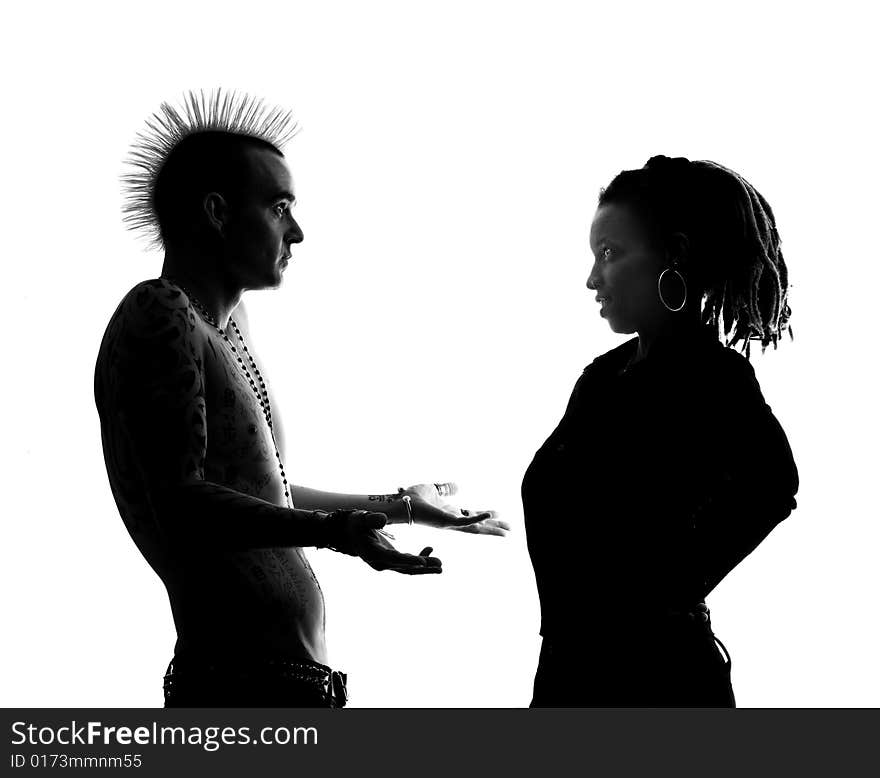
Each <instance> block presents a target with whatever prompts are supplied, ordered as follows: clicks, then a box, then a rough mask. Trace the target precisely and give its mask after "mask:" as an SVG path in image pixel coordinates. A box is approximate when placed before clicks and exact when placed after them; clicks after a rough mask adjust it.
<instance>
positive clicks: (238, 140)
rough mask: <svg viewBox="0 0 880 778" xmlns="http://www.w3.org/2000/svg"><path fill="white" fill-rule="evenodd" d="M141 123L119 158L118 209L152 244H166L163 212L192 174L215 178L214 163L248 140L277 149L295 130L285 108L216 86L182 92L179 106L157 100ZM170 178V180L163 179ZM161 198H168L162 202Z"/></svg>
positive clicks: (176, 202) (179, 198)
mask: <svg viewBox="0 0 880 778" xmlns="http://www.w3.org/2000/svg"><path fill="white" fill-rule="evenodd" d="M146 124H147V127H146V129H145V130H143V131H141V132H139V133H138V134H137V136H136V139H135V142H134V143H133V144H132V146H131V148H130V149H129V153H128V156H127V157H126V159H125V165H126V172H125V173H124V174H123V175H122V185H123V197H124V201H123V206H122V213H123V222H124V223H125V224H126V226H127V227H129V228H130V229H132V230H135V231H137V232H139V233H141V234H142V235H145V236H146V237H147V239H148V240H149V241H150V244H151V245H152V246H155V247H162V246H164V245H166V244H167V239H168V237H169V234H170V233H171V231H172V229H171V228H170V227H169V224H168V222H169V221H170V219H169V217H167V216H166V214H165V213H164V212H163V211H168V210H170V208H169V207H168V206H171V205H173V206H180V205H181V203H182V201H183V199H184V197H183V196H182V195H181V194H179V190H181V189H185V188H186V187H187V186H188V185H189V184H191V183H192V181H191V179H192V178H193V177H194V174H195V176H196V177H198V174H203V176H207V177H210V176H211V175H213V176H214V177H215V178H216V177H217V176H218V175H219V174H218V172H217V171H216V168H217V167H218V162H219V163H220V164H219V167H223V164H222V163H223V162H224V161H225V160H226V159H228V158H229V157H230V156H235V154H236V153H240V151H241V149H242V147H243V146H246V145H248V144H249V145H252V146H260V147H263V148H271V149H272V150H274V151H276V152H278V153H280V150H281V147H283V146H284V144H286V143H287V142H288V141H289V140H290V139H291V138H292V137H293V136H294V135H296V134H297V132H299V130H300V126H299V124H298V123H297V122H296V120H295V119H294V118H293V113H292V112H291V111H288V110H284V109H283V108H279V107H273V106H268V105H266V104H265V102H264V101H263V100H262V99H260V98H256V97H252V96H250V95H247V94H245V93H242V92H236V91H235V90H232V91H227V90H222V89H214V90H211V91H209V92H205V91H203V90H200V91H189V92H186V93H184V97H183V102H182V104H181V105H180V106H179V107H177V106H174V105H171V104H169V103H167V102H165V103H162V105H161V106H160V107H159V110H158V111H157V112H156V113H154V114H153V115H152V116H151V117H150V118H149V119H147V122H146ZM186 149H189V151H190V152H191V153H184V151H185V150H186ZM181 157H191V158H196V161H195V162H193V160H192V159H185V160H183V161H181V159H180V158H181ZM175 171H176V175H175ZM170 178H174V179H175V180H174V181H173V182H172V181H171V180H169V181H167V182H166V181H165V180H164V179H170ZM163 184H165V186H163ZM184 194H186V193H184ZM165 200H168V201H173V202H171V203H169V204H168V205H167V206H166V205H165V204H164V201H165ZM163 206H164V207H163Z"/></svg>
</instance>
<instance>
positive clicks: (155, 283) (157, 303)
mask: <svg viewBox="0 0 880 778" xmlns="http://www.w3.org/2000/svg"><path fill="white" fill-rule="evenodd" d="M188 308H191V303H190V300H189V297H187V295H186V292H184V291H183V289H181V288H180V287H179V286H177V284H175V283H173V282H172V281H169V280H168V279H167V278H150V279H147V280H146V281H140V282H139V283H137V284H135V285H134V286H133V287H132V288H131V289H129V291H128V292H126V294H125V296H124V297H123V298H122V302H121V303H120V305H119V310H120V312H126V313H127V312H130V311H137V310H142V311H151V312H153V313H154V314H157V315H159V314H161V312H162V311H163V310H167V311H184V310H187V309H188Z"/></svg>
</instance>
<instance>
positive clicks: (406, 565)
mask: <svg viewBox="0 0 880 778" xmlns="http://www.w3.org/2000/svg"><path fill="white" fill-rule="evenodd" d="M325 521H328V522H332V529H331V538H332V539H331V541H330V543H329V546H330V548H332V549H333V550H335V551H340V552H341V553H343V554H348V555H349V556H358V557H360V558H361V559H363V560H364V562H366V563H367V564H368V565H369V566H370V567H372V568H373V569H374V570H394V571H395V572H396V573H404V574H406V575H425V574H427V573H441V572H443V563H442V562H441V561H440V560H439V559H437V557H433V556H431V552H432V551H433V549H432V548H430V547H428V548H424V549H422V552H421V553H420V554H419V555H418V556H416V555H415V554H402V553H401V552H400V551H398V550H397V549H396V548H394V546H392V545H391V543H390V542H389V541H388V538H387V536H385V535H384V534H383V533H381V532H380V530H381V529H382V527H384V526H385V522H386V521H387V519H386V517H385V514H384V513H371V512H369V511H334V512H333V513H331V514H330V516H328V517H327V519H325Z"/></svg>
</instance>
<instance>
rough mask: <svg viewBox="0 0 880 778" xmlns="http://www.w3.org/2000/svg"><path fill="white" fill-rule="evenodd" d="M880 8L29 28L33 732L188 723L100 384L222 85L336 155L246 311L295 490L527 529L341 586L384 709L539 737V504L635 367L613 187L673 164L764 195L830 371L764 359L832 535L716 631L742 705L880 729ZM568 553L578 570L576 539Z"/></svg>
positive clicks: (84, 22)
mask: <svg viewBox="0 0 880 778" xmlns="http://www.w3.org/2000/svg"><path fill="white" fill-rule="evenodd" d="M866 5H867V4H859V3H846V2H838V3H835V4H833V6H831V7H832V8H833V12H832V11H822V10H817V8H816V7H815V6H813V5H812V4H800V5H795V4H791V3H739V4H737V5H734V4H706V3H677V4H669V3H662V4H661V3H652V4H649V3H644V4H642V3H622V2H615V3H611V2H605V3H601V4H596V6H595V7H592V8H588V7H587V5H586V4H584V3H570V4H566V3H552V2H546V1H545V2H540V3H538V2H531V3H515V2H505V3H488V2H474V0H471V1H470V2H466V3H457V2H449V1H448V0H447V2H443V3H430V4H429V3H413V2H399V3H391V2H372V3H355V2H350V3H340V2H327V1H326V0H324V1H322V2H320V3H318V2H312V3H308V4H305V3H303V4H298V3H289V2H288V3H281V4H278V3H272V4H265V5H263V4H257V3H247V4H245V3H223V2H211V3H181V2H174V3H165V2H153V3H151V4H150V10H149V11H145V10H144V11H141V10H140V9H143V8H146V6H145V5H143V4H139V5H138V6H137V8H138V10H135V6H134V5H133V4H124V3H118V4H110V3H106V4H98V3H88V2H80V3H57V2H48V3H46V2H44V3H39V4H33V5H28V6H25V5H23V4H17V6H16V10H14V11H8V10H7V11H6V14H5V17H6V18H5V20H4V24H3V32H2V41H0V43H2V46H0V58H2V63H0V64H2V72H3V76H2V78H3V81H4V84H3V103H4V108H3V114H4V118H3V122H2V129H0V133H2V136H3V143H2V152H3V165H2V180H3V186H2V220H3V221H2V224H3V227H2V235H3V241H2V244H0V249H2V255H3V276H4V303H5V311H4V313H5V315H4V317H3V324H4V329H5V337H4V346H5V355H4V360H3V362H4V378H3V389H2V391H3V405H2V410H3V453H2V456H3V466H2V472H3V474H4V487H3V508H2V512H3V517H4V518H3V522H2V526H3V541H2V573H0V574H2V577H3V578H2V583H3V613H2V616H3V621H2V623H3V625H4V632H5V637H4V640H3V641H2V648H0V651H2V661H0V667H2V677H0V687H2V689H3V699H2V704H3V705H7V706H159V705H161V699H162V698H161V678H162V675H163V673H164V670H165V666H166V664H167V662H168V660H169V658H170V656H171V652H172V647H173V640H174V632H173V627H172V622H171V616H170V610H169V608H168V604H167V598H166V595H165V592H164V589H163V586H162V585H161V583H160V581H159V580H158V578H156V577H155V575H154V574H153V573H152V571H151V570H150V569H149V568H148V566H147V565H146V563H145V562H144V561H143V560H142V559H141V557H140V555H139V554H138V552H137V550H136V549H135V547H134V545H133V544H132V543H131V541H130V540H129V538H128V536H127V535H126V532H125V529H124V527H123V525H122V522H121V520H120V519H119V517H118V514H117V513H116V509H115V506H114V503H113V501H112V497H111V494H110V489H109V487H108V484H107V480H106V475H105V472H104V464H103V460H102V455H101V447H100V438H99V428H98V419H97V414H96V412H95V409H94V403H93V399H92V384H91V382H92V373H93V368H94V360H95V356H96V354H97V349H98V344H99V342H100V338H101V335H102V333H103V330H104V327H105V325H106V322H107V320H108V318H109V316H110V315H111V313H112V312H113V310H114V308H115V306H116V305H117V303H118V302H119V300H120V299H121V297H122V296H123V294H124V293H125V292H126V291H127V290H128V289H129V288H130V287H131V286H133V285H134V284H135V283H136V282H138V281H140V280H142V279H144V278H149V277H155V276H156V275H158V273H159V270H160V267H161V255H160V254H158V253H155V252H153V253H150V252H147V251H145V250H144V249H143V247H142V245H141V244H140V243H138V241H137V240H136V239H135V238H134V236H133V235H131V234H130V233H127V232H126V231H125V230H124V229H123V227H122V225H121V220H120V214H119V207H120V194H119V180H118V177H119V174H120V172H121V169H122V168H121V160H122V158H123V156H124V155H125V152H126V149H127V147H128V144H129V143H130V142H131V140H132V139H133V137H134V134H135V132H136V131H138V130H139V129H140V128H141V127H142V123H143V120H144V119H145V118H146V117H147V116H148V115H149V114H150V113H151V112H152V111H154V110H155V109H156V108H157V107H158V105H159V103H160V102H161V101H162V100H164V99H175V98H176V97H178V96H179V95H180V93H181V92H182V91H183V90H184V89H187V88H193V87H196V88H199V87H205V88H210V87H214V86H225V87H237V88H240V89H245V90H248V91H250V92H252V93H255V94H258V95H261V96H264V97H266V98H268V99H269V100H271V101H273V102H275V103H280V104H282V105H284V106H289V107H291V108H293V109H294V110H295V111H296V113H297V115H298V116H299V118H300V120H301V123H302V125H303V127H304V130H303V132H302V133H301V134H300V135H299V136H298V137H297V138H296V139H295V140H294V141H293V143H292V144H291V146H290V147H289V153H288V158H289V160H290V164H291V167H292V169H293V172H294V177H295V181H296V186H297V191H298V196H299V198H300V205H299V206H298V209H297V218H298V219H299V221H300V223H301V225H302V227H303V229H304V232H305V235H306V239H305V242H304V243H303V244H302V245H301V246H300V247H298V248H297V249H296V250H295V253H294V262H293V263H292V264H291V266H290V268H289V269H288V270H287V272H286V278H285V283H284V286H283V287H282V289H281V290H280V291H278V292H275V293H272V292H263V293H252V294H251V295H250V296H249V298H248V305H249V309H250V315H251V325H252V331H253V335H254V337H255V338H256V339H257V340H258V342H259V347H260V351H261V353H262V356H263V359H264V361H266V362H267V363H268V365H269V369H268V371H267V372H268V377H269V379H270V381H271V383H272V385H273V388H274V391H275V393H276V394H277V395H278V396H279V398H281V399H280V403H281V404H282V405H283V412H284V416H285V420H286V428H287V437H288V459H289V460H290V461H289V472H291V473H293V474H295V475H294V478H295V480H296V481H297V482H299V483H303V484H306V485H309V486H314V487H318V488H326V489H333V490H340V491H387V490H393V489H395V488H396V487H398V486H403V485H406V484H409V483H415V482H419V481H435V480H444V479H454V480H457V481H458V482H459V483H460V485H461V486H462V492H461V502H462V504H464V505H465V506H466V507H472V508H484V507H492V508H495V509H496V510H498V511H500V513H501V514H502V516H503V517H504V518H506V519H507V520H508V521H509V522H511V524H512V525H513V528H514V530H513V532H512V534H511V535H510V537H509V538H507V539H498V538H480V537H470V536H466V535H457V534H455V533H450V532H446V533H438V532H428V531H423V530H418V529H416V530H402V531H400V533H399V534H398V538H399V540H400V545H401V546H402V547H403V548H404V549H406V550H417V549H418V548H420V547H421V546H422V545H427V544H430V545H432V546H434V548H435V549H436V554H437V555H438V556H440V557H441V558H442V559H443V562H444V572H443V575H442V576H436V577H429V578H421V579H410V578H405V577H401V576H395V575H394V574H392V573H384V574H379V573H375V572H373V571H372V570H369V569H368V568H366V566H364V565H362V564H361V563H360V562H359V561H358V560H355V559H352V558H342V557H338V556H336V555H334V554H333V553H332V552H329V551H323V552H315V553H313V554H312V558H313V560H314V565H315V567H316V570H317V572H318V575H319V577H320V579H321V581H322V584H323V588H324V592H325V595H326V599H327V609H328V616H327V628H328V643H329V648H330V660H331V662H332V663H333V664H334V665H335V666H337V667H340V668H342V669H344V670H346V671H347V672H348V673H349V674H350V680H351V691H352V705H355V706H362V707H385V706H427V707H434V706H437V707H441V706H464V707H469V706H485V707H488V706H522V705H526V704H527V703H528V701H529V699H530V691H531V681H532V676H533V672H534V667H535V663H536V659H537V651H538V647H539V639H538V636H537V631H538V618H539V614H538V603H537V595H536V592H535V587H534V579H533V575H532V570H531V566H530V564H529V559H528V555H527V553H526V548H525V535H524V531H523V525H522V512H521V506H520V502H519V487H520V482H521V479H522V475H523V472H524V470H525V468H526V466H527V465H528V463H529V461H530V459H531V456H532V454H533V452H534V450H535V449H536V448H537V447H538V446H539V445H540V444H541V443H542V442H543V440H544V438H545V437H546V435H547V434H549V432H550V431H551V429H552V428H553V426H554V425H555V424H556V422H557V420H558V418H559V416H560V415H561V413H562V410H563V408H564V405H565V402H566V401H567V399H568V395H569V393H570V391H571V387H572V385H573V383H574V381H575V379H576V378H577V376H578V375H579V373H580V371H581V369H582V368H583V366H584V365H585V364H586V363H588V362H589V361H591V360H592V359H593V358H594V357H595V356H596V355H598V354H599V353H602V352H604V351H606V350H608V349H609V348H611V347H613V346H615V345H617V344H618V343H620V342H622V340H623V339H625V337H629V336H621V335H616V334H614V333H612V332H610V330H609V329H608V327H607V325H606V323H605V321H604V320H602V319H601V318H600V317H599V316H598V312H597V308H596V306H595V303H594V302H593V300H592V295H590V294H589V293H588V292H587V291H586V289H585V287H584V284H585V281H586V276H587V272H588V269H589V262H590V259H589V258H588V254H587V246H586V239H587V227H588V225H589V222H590V219H591V217H592V212H593V209H594V207H595V201H596V196H597V193H598V189H599V187H600V186H602V185H604V184H606V183H607V182H608V181H609V180H610V179H611V177H612V176H613V175H614V174H615V173H616V172H618V171H619V170H620V169H623V168H629V167H638V166H641V165H642V164H643V163H644V162H645V160H646V159H647V158H648V157H649V156H651V155H654V154H658V153H664V154H668V155H671V156H676V155H683V156H688V157H691V158H696V159H713V160H716V161H719V162H721V163H722V164H725V165H727V166H729V167H732V168H734V169H736V170H738V171H740V172H741V173H742V174H743V175H745V176H746V177H747V178H748V179H749V180H750V181H751V182H752V183H753V184H755V185H756V186H757V187H758V189H759V190H760V191H761V192H762V193H763V194H764V195H765V196H766V197H767V198H768V199H769V201H770V203H771V204H772V206H773V208H774V209H775V213H776V216H777V221H778V224H779V229H780V233H781V235H782V239H783V244H784V252H785V257H786V260H787V262H788V266H789V269H790V276H791V280H792V282H793V286H792V291H791V298H790V301H791V306H792V309H793V318H792V325H793V328H794V332H795V340H794V342H790V341H789V340H788V339H787V338H786V340H785V341H784V342H783V343H782V344H781V346H780V348H779V349H778V351H775V352H774V351H772V350H770V351H768V352H767V354H766V355H764V356H763V357H762V356H761V355H760V350H759V349H756V352H753V356H752V360H753V363H754V364H755V366H756V371H757V374H758V377H759V380H760V382H761V385H762V387H763V390H764V394H765V397H766V399H767V401H768V402H769V404H770V405H771V407H772V408H773V410H774V412H775V413H776V415H777V417H778V418H779V420H780V421H781V423H782V425H783V427H784V428H785V430H786V431H787V433H788V436H789V439H790V441H791V445H792V448H793V450H794V452H795V456H796V459H797V463H798V466H799V469H800V476H801V490H800V493H799V494H798V504H799V507H798V509H797V510H796V511H795V512H794V514H793V515H792V516H791V517H790V518H789V519H788V520H787V521H785V522H784V523H783V524H782V525H781V526H780V527H779V528H777V530H775V531H774V533H773V534H772V535H771V537H770V538H769V539H768V540H767V541H766V542H765V543H764V544H763V545H762V546H761V547H760V548H759V549H758V550H757V551H756V552H755V553H754V554H753V555H752V556H751V557H749V558H748V559H747V560H746V561H745V562H744V563H743V564H742V565H741V566H740V567H739V568H738V569H737V570H736V571H735V572H734V573H732V574H731V575H730V576H729V578H728V579H727V580H725V581H724V582H723V583H722V584H721V585H720V586H719V588H718V589H717V591H716V592H715V593H714V594H713V596H712V597H711V598H710V606H711V607H712V611H713V623H714V626H715V629H716V632H717V633H718V635H719V636H720V637H721V639H722V640H724V641H725V643H726V644H727V646H728V648H729V649H730V650H731V652H732V654H733V658H734V683H735V688H736V692H737V696H738V701H739V703H740V704H741V705H743V706H874V705H877V704H878V703H880V680H878V673H877V670H876V644H877V640H878V636H880V635H878V627H877V609H876V595H877V586H878V578H880V575H878V573H877V568H876V564H875V561H876V558H877V551H878V543H877V541H878V537H880V531H878V528H877V522H876V515H877V512H876V508H875V507H874V506H875V501H874V496H875V491H876V490H875V488H874V487H875V480H876V476H875V466H876V463H877V458H876V455H875V445H876V438H877V433H878V424H877V413H876V410H875V406H874V404H873V403H872V402H870V400H871V399H875V398H876V393H877V386H876V381H875V379H874V374H875V371H874V369H873V367H874V348H875V337H876V336H875V329H874V320H873V318H872V317H871V311H870V309H871V307H872V304H873V303H874V301H875V299H876V294H877V282H878V270H877V262H878V256H877V244H876V237H875V235H876V223H877V222H876V209H877V181H878V169H877V168H878V166H877V146H876V137H877V126H876V121H875V117H874V115H873V112H872V109H871V105H872V104H874V103H876V93H875V87H876V83H875V75H876V72H877V62H876V61H875V55H873V54H871V53H869V52H870V50H871V49H872V48H874V40H873V39H872V37H871V35H870V34H869V27H870V26H869V25H868V24H867V21H868V20H867V18H866V17H865V14H864V13H863V12H862V11H861V10H860V9H861V8H862V7H863V6H866ZM661 9H662V10H661ZM670 9H674V10H670ZM722 9H723V10H722ZM728 9H729V10H728ZM872 60H874V61H872ZM622 466H625V463H622ZM594 488H595V489H598V488H601V484H590V483H588V484H586V488H585V493H584V500H585V501H586V500H589V497H590V495H589V492H590V490H592V489H594ZM558 539H559V560H560V564H566V565H572V564H574V565H576V564H578V559H577V555H576V554H575V553H573V552H572V551H571V549H570V548H569V547H568V545H567V542H566V534H565V527H564V526H563V525H560V526H559V528H558ZM573 607H576V604H573ZM634 607H637V604H636V605H635V606H634Z"/></svg>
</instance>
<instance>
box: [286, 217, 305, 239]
mask: <svg viewBox="0 0 880 778" xmlns="http://www.w3.org/2000/svg"><path fill="white" fill-rule="evenodd" d="M284 237H285V238H286V240H287V242H288V243H302V242H303V237H304V235H303V231H302V229H301V228H300V226H299V224H297V223H296V219H291V220H290V229H289V230H288V231H287V234H286V235H285V236H284Z"/></svg>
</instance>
